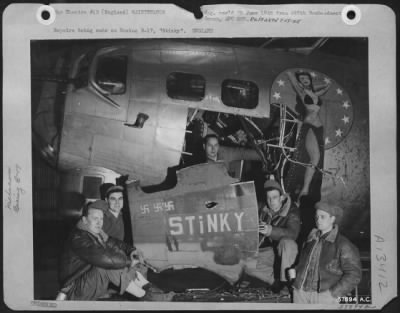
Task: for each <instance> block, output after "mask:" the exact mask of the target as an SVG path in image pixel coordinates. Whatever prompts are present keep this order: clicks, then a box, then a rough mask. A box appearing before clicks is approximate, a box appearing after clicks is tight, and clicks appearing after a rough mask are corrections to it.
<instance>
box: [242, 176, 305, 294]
mask: <svg viewBox="0 0 400 313" xmlns="http://www.w3.org/2000/svg"><path fill="white" fill-rule="evenodd" d="M264 191H265V196H266V205H264V206H263V207H262V208H261V210H260V226H259V234H260V237H259V238H260V240H259V242H260V243H259V254H258V258H257V265H256V268H252V269H250V268H248V269H247V270H246V272H247V273H248V274H249V275H251V276H255V277H257V278H259V279H261V280H263V281H265V282H267V283H269V284H271V290H272V291H273V292H276V293H278V292H280V291H281V290H282V289H283V288H284V287H285V286H287V278H286V276H287V275H286V272H287V270H288V269H289V268H290V267H291V266H292V265H293V263H294V261H295V259H296V256H297V252H298V249H297V244H296V242H295V240H296V238H297V236H298V234H299V231H300V215H299V211H298V208H297V206H296V205H295V204H294V203H292V201H291V199H290V197H289V195H287V194H284V193H283V190H282V187H281V186H280V184H279V183H278V182H277V181H275V180H267V181H266V182H265V184H264Z"/></svg>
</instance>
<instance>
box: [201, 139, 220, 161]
mask: <svg viewBox="0 0 400 313" xmlns="http://www.w3.org/2000/svg"><path fill="white" fill-rule="evenodd" d="M204 149H205V150H206V155H207V159H211V160H214V161H216V160H217V154H218V150H219V143H218V139H217V138H214V137H211V138H209V139H208V140H207V142H206V145H205V147H204Z"/></svg>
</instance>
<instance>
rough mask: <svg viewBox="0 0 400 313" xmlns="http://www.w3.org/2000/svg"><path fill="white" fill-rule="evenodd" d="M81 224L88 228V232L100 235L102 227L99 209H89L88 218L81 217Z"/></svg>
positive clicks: (101, 212) (101, 213) (101, 214)
mask: <svg viewBox="0 0 400 313" xmlns="http://www.w3.org/2000/svg"><path fill="white" fill-rule="evenodd" d="M83 222H84V223H85V224H86V225H87V226H88V229H89V231H90V232H92V233H94V234H98V233H100V231H101V229H102V227H103V211H102V210H99V209H93V208H91V209H89V212H88V216H84V217H83Z"/></svg>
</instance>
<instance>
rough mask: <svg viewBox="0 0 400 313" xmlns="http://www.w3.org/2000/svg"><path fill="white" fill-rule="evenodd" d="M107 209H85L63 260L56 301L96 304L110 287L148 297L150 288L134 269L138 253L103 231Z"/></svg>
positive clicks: (101, 206) (98, 206) (97, 204)
mask: <svg viewBox="0 0 400 313" xmlns="http://www.w3.org/2000/svg"><path fill="white" fill-rule="evenodd" d="M106 206H107V204H106V203H105V202H104V201H102V200H98V201H96V202H94V203H91V204H89V205H87V206H85V207H84V209H83V212H82V217H81V220H80V222H79V223H78V224H77V226H76V227H75V228H74V229H73V231H72V233H71V235H70V236H69V238H68V240H67V243H66V246H65V250H64V253H63V255H62V258H61V264H60V276H59V277H60V282H61V286H63V288H62V289H61V292H60V293H59V295H58V296H57V300H64V299H65V298H67V299H68V300H96V299H98V298H100V297H102V296H104V295H105V294H106V293H107V288H108V284H109V283H112V284H113V285H115V286H118V287H120V293H121V294H123V293H124V292H128V293H130V294H133V295H135V296H137V297H139V298H140V297H143V296H144V295H145V294H146V291H145V289H146V285H147V286H150V285H149V282H148V281H147V280H146V279H145V278H144V277H143V276H142V275H141V274H140V273H139V272H137V271H136V269H135V265H136V264H137V263H138V261H137V260H136V258H135V255H136V251H135V250H136V249H135V248H134V247H131V246H129V245H127V244H125V243H124V242H122V241H120V240H118V239H115V238H112V237H110V236H108V235H107V234H106V233H105V232H104V231H103V230H102V226H103V214H104V213H103V212H104V207H106Z"/></svg>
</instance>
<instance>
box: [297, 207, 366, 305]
mask: <svg viewBox="0 0 400 313" xmlns="http://www.w3.org/2000/svg"><path fill="white" fill-rule="evenodd" d="M315 209H316V215H315V222H316V225H317V229H313V230H312V231H311V233H310V235H309V236H308V239H307V242H306V243H305V245H304V248H303V249H302V252H301V254H300V259H299V263H298V265H297V266H296V272H297V275H296V280H295V281H294V284H293V287H294V290H293V302H294V303H309V304H312V303H322V304H337V303H338V297H341V296H347V295H348V294H349V293H350V292H351V291H352V290H353V289H354V288H355V287H356V286H357V285H358V283H359V282H360V280H361V261H360V255H359V252H358V249H357V248H356V247H355V246H354V245H353V244H352V243H351V242H350V241H349V240H348V239H347V238H346V237H345V236H343V235H342V234H340V232H339V226H338V223H340V219H341V217H342V215H343V211H342V209H341V208H340V207H338V206H336V205H333V204H330V203H326V202H318V203H316V205H315Z"/></svg>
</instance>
